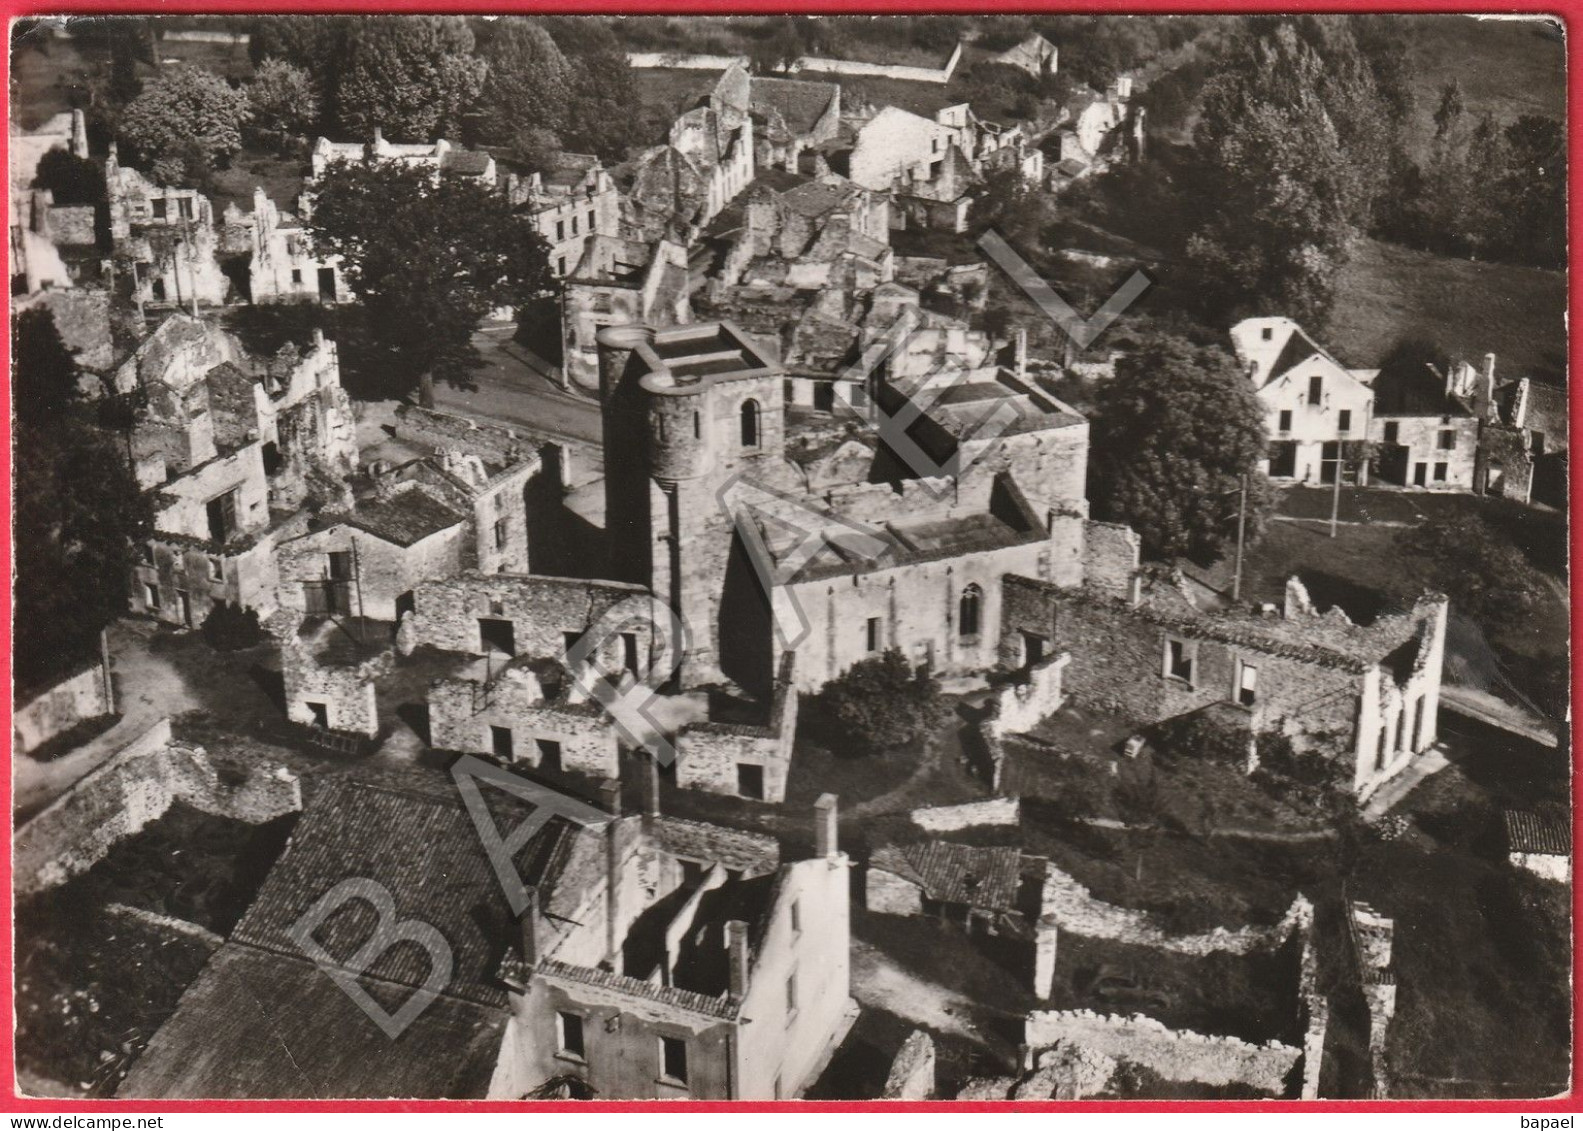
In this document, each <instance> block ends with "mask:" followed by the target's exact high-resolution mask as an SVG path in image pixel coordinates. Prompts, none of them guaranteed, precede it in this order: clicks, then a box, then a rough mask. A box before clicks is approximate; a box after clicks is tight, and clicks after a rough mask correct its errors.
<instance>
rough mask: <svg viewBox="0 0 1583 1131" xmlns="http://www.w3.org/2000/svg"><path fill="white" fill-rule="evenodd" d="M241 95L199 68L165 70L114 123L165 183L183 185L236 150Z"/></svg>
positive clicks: (244, 106) (243, 109)
mask: <svg viewBox="0 0 1583 1131" xmlns="http://www.w3.org/2000/svg"><path fill="white" fill-rule="evenodd" d="M247 116H248V101H247V94H246V93H245V92H243V91H240V90H237V89H236V88H235V87H233V86H232V85H231V84H230V83H228V82H226V81H225V79H223V78H221V77H220V76H219V75H216V74H212V73H210V72H209V71H206V70H204V69H202V68H201V67H169V68H167V69H166V70H164V71H163V72H161V73H160V75H159V76H158V77H157V78H155V79H153V80H151V81H150V82H148V83H147V84H146V85H145V86H144V87H143V93H141V94H139V95H138V96H137V97H136V98H135V99H133V100H132V102H131V104H130V105H128V106H127V108H126V110H125V112H124V113H123V114H122V115H121V119H120V124H119V125H120V132H121V137H122V139H123V140H125V141H127V142H128V143H130V144H131V145H132V146H133V147H135V148H136V150H137V152H138V153H139V154H140V155H141V156H142V158H143V160H144V161H146V162H148V163H149V164H150V165H151V166H152V169H153V173H154V176H155V177H156V178H157V179H159V180H161V181H164V182H166V183H178V184H179V183H183V182H189V181H191V180H193V179H195V178H197V177H199V176H201V175H202V173H203V172H204V168H203V166H205V165H206V164H215V165H221V166H223V165H224V164H225V163H226V162H227V161H229V160H230V158H231V156H232V155H233V154H234V153H236V151H237V150H239V149H241V148H242V125H243V123H244V122H246V121H247Z"/></svg>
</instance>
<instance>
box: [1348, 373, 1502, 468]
mask: <svg viewBox="0 0 1583 1131" xmlns="http://www.w3.org/2000/svg"><path fill="white" fill-rule="evenodd" d="M1454 377H1455V374H1454V373H1451V374H1447V375H1446V376H1442V375H1441V374H1440V373H1438V372H1436V371H1435V370H1434V369H1433V368H1432V367H1431V366H1429V365H1426V364H1422V363H1413V362H1407V363H1402V364H1387V365H1386V366H1385V368H1383V369H1381V370H1380V371H1379V375H1378V376H1377V377H1376V378H1375V379H1374V385H1373V387H1374V415H1373V417H1372V418H1371V421H1370V425H1369V439H1370V440H1371V441H1373V443H1374V460H1373V465H1372V466H1373V470H1374V472H1375V474H1376V478H1377V481H1378V482H1380V483H1381V484H1394V485H1395V486H1398V487H1409V486H1411V487H1424V488H1428V489H1430V490H1455V491H1471V490H1472V489H1473V487H1474V472H1475V469H1476V466H1477V456H1478V450H1479V434H1480V430H1481V427H1482V425H1483V417H1482V416H1481V414H1480V412H1479V403H1478V401H1477V400H1476V399H1475V398H1473V397H1469V396H1466V395H1462V394H1461V393H1459V391H1458V389H1457V386H1456V385H1454V383H1453V379H1454Z"/></svg>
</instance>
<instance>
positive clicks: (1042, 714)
mask: <svg viewBox="0 0 1583 1131" xmlns="http://www.w3.org/2000/svg"><path fill="white" fill-rule="evenodd" d="M1071 662H1072V657H1071V656H1070V655H1069V654H1067V653H1065V652H1062V653H1061V654H1060V655H1058V656H1050V657H1047V658H1046V659H1043V660H1040V661H1039V662H1038V663H1037V664H1034V665H1033V666H1032V667H1031V668H1029V669H1028V672H1027V679H1026V681H1018V682H1015V683H1008V684H1006V685H1005V686H1004V687H1002V688H1001V689H1000V690H999V691H998V692H997V693H996V695H995V698H994V700H993V701H992V702H991V704H990V710H989V715H988V716H987V718H986V720H985V722H986V724H987V726H988V727H989V729H990V731H991V732H992V733H993V734H995V735H996V736H997V737H999V736H1004V735H1008V734H1021V733H1024V732H1026V731H1030V730H1032V729H1033V728H1034V727H1036V726H1038V725H1039V724H1040V723H1041V722H1043V721H1044V720H1045V719H1047V718H1049V717H1050V716H1051V715H1053V714H1055V713H1056V712H1057V711H1059V710H1060V709H1061V707H1062V705H1063V704H1064V703H1065V702H1066V697H1065V695H1064V694H1063V692H1062V689H1061V677H1062V673H1063V672H1064V671H1065V670H1066V665H1067V664H1069V663H1071Z"/></svg>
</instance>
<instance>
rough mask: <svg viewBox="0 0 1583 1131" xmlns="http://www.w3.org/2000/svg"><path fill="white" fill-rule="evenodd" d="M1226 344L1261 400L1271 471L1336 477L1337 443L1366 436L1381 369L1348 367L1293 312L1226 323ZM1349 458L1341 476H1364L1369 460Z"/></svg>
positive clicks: (1312, 479)
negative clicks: (1228, 340)
mask: <svg viewBox="0 0 1583 1131" xmlns="http://www.w3.org/2000/svg"><path fill="white" fill-rule="evenodd" d="M1231 344H1232V348H1233V349H1234V350H1235V351H1236V354H1237V360H1238V361H1240V362H1241V363H1242V367H1243V370H1244V372H1246V373H1247V375H1248V378H1249V379H1250V380H1251V381H1252V382H1253V387H1254V388H1255V389H1257V390H1258V393H1259V398H1260V399H1261V400H1262V401H1264V406H1265V413H1266V418H1267V422H1268V424H1269V430H1270V451H1269V458H1268V459H1267V460H1265V461H1264V464H1263V466H1264V470H1265V471H1266V472H1267V473H1268V474H1269V476H1270V478H1272V479H1282V480H1288V481H1292V482H1297V483H1333V482H1335V475H1336V468H1337V466H1338V464H1339V462H1340V460H1341V459H1342V456H1343V452H1344V449H1343V448H1342V446H1341V445H1342V444H1343V443H1350V442H1359V441H1363V440H1366V439H1367V438H1368V435H1369V420H1370V417H1371V416H1372V415H1373V412H1374V390H1373V387H1372V384H1373V381H1374V378H1375V377H1376V376H1377V375H1378V372H1379V371H1378V370H1373V369H1348V368H1347V367H1346V366H1344V365H1342V364H1341V363H1340V362H1339V361H1337V360H1336V359H1335V358H1334V357H1332V356H1331V355H1330V354H1329V353H1328V352H1326V350H1325V349H1324V348H1323V347H1322V346H1320V345H1318V344H1317V343H1316V342H1315V341H1314V340H1313V339H1312V338H1310V337H1309V336H1308V335H1307V334H1306V333H1304V332H1303V329H1302V327H1301V326H1299V325H1298V324H1297V323H1296V322H1293V321H1292V320H1291V319H1290V318H1247V319H1244V320H1243V321H1241V322H1239V323H1237V324H1236V325H1235V326H1233V327H1232V328H1231ZM1347 458H1348V460H1349V466H1348V467H1347V469H1346V475H1345V476H1344V478H1346V479H1350V478H1351V477H1352V476H1354V475H1356V477H1357V481H1358V482H1359V483H1365V482H1367V480H1368V467H1367V465H1366V462H1365V461H1363V460H1355V461H1354V457H1353V456H1351V455H1348V457H1347Z"/></svg>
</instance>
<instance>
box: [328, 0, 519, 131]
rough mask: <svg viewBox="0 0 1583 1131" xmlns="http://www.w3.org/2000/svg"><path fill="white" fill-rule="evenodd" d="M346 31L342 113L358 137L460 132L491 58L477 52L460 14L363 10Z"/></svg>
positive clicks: (338, 101)
mask: <svg viewBox="0 0 1583 1131" xmlns="http://www.w3.org/2000/svg"><path fill="white" fill-rule="evenodd" d="M346 27H347V31H346V37H347V38H346V51H345V63H344V66H343V69H342V71H341V73H340V77H339V82H338V83H337V86H336V92H335V101H336V116H337V118H338V120H339V121H340V124H341V128H342V129H344V130H346V131H348V132H349V133H351V134H353V135H354V136H356V137H363V138H367V137H372V136H373V133H374V130H375V129H379V130H382V131H383V132H384V134H385V136H386V137H388V138H390V139H391V140H392V141H404V142H425V141H432V140H434V139H435V138H439V137H444V136H447V135H449V134H454V133H457V132H459V131H460V130H461V127H462V117H463V115H464V114H466V113H467V112H468V111H470V110H471V109H473V107H474V105H475V103H476V102H477V101H478V96H479V94H480V93H481V92H482V90H483V87H484V78H485V75H486V74H487V72H488V69H489V68H488V64H486V63H485V62H484V61H483V60H482V59H480V58H478V57H477V56H476V55H474V54H473V32H472V29H470V28H469V27H468V26H467V21H466V20H465V19H463V18H461V17H460V16H361V17H359V18H357V19H356V20H352V21H350V22H349V23H348V24H347V25H346Z"/></svg>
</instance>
